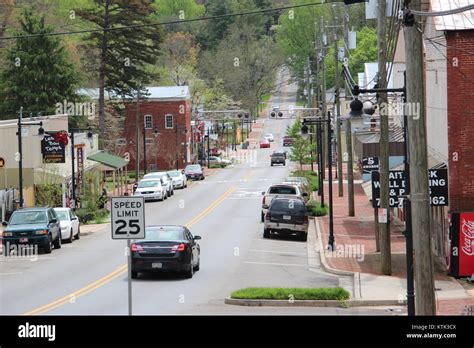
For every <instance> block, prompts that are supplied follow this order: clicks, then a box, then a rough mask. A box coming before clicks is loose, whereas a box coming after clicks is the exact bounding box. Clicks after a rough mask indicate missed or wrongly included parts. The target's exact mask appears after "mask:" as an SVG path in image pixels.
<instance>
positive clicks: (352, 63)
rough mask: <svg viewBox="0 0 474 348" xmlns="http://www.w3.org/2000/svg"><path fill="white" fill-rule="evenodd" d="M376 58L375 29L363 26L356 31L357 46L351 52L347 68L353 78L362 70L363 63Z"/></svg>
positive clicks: (374, 60) (373, 60)
mask: <svg viewBox="0 0 474 348" xmlns="http://www.w3.org/2000/svg"><path fill="white" fill-rule="evenodd" d="M377 60H378V50H377V30H376V29H373V28H370V27H363V28H362V29H361V30H360V31H358V32H357V48H356V49H355V50H353V51H352V52H351V56H350V59H349V68H350V71H351V72H352V74H353V75H355V78H356V77H357V75H356V73H359V72H363V71H364V63H366V62H376V61H377Z"/></svg>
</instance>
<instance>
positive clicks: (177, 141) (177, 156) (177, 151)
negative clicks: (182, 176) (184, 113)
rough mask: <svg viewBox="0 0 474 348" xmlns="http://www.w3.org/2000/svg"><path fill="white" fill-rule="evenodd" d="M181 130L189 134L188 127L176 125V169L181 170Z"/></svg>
mask: <svg viewBox="0 0 474 348" xmlns="http://www.w3.org/2000/svg"><path fill="white" fill-rule="evenodd" d="M179 130H182V131H183V134H187V133H188V130H187V128H183V127H180V126H178V125H176V126H175V133H176V170H179V137H178V135H179V132H178V131H179Z"/></svg>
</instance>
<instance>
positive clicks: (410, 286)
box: [403, 71, 415, 316]
mask: <svg viewBox="0 0 474 348" xmlns="http://www.w3.org/2000/svg"><path fill="white" fill-rule="evenodd" d="M403 80H404V83H403V86H404V87H406V71H405V73H404V74H403ZM403 102H404V103H406V102H407V95H406V92H405V93H404V94H403ZM403 137H404V139H405V142H404V144H403V150H404V164H405V185H406V186H405V190H406V197H405V199H404V200H403V202H404V204H405V207H404V208H405V238H406V249H405V250H406V251H405V252H406V258H407V260H406V262H407V307H408V315H409V316H413V315H415V284H414V280H413V276H414V275H413V235H412V233H413V230H412V223H411V219H412V217H411V202H410V198H409V197H410V161H409V158H408V115H407V113H406V112H404V114H403Z"/></svg>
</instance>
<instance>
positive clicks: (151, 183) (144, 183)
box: [138, 180, 160, 187]
mask: <svg viewBox="0 0 474 348" xmlns="http://www.w3.org/2000/svg"><path fill="white" fill-rule="evenodd" d="M157 186H160V182H159V181H158V180H156V181H155V180H153V181H151V180H150V181H140V183H139V184H138V187H157Z"/></svg>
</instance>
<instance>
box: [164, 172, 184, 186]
mask: <svg viewBox="0 0 474 348" xmlns="http://www.w3.org/2000/svg"><path fill="white" fill-rule="evenodd" d="M168 174H169V176H170V177H171V180H172V182H173V188H185V187H188V179H187V178H186V175H184V170H181V171H180V170H169V171H168Z"/></svg>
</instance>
